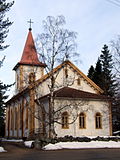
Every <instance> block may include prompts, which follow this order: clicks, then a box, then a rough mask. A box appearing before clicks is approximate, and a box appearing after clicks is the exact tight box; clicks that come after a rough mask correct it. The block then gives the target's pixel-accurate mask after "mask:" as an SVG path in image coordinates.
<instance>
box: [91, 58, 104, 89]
mask: <svg viewBox="0 0 120 160" xmlns="http://www.w3.org/2000/svg"><path fill="white" fill-rule="evenodd" d="M93 81H94V82H95V83H96V84H97V85H98V86H99V87H101V88H102V64H101V61H100V59H99V58H98V60H97V63H96V67H95V72H94V78H93Z"/></svg>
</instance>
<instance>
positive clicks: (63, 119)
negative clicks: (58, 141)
mask: <svg viewBox="0 0 120 160" xmlns="http://www.w3.org/2000/svg"><path fill="white" fill-rule="evenodd" d="M61 126H62V129H69V114H68V112H63V113H62V116H61Z"/></svg>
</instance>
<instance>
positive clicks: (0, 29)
mask: <svg viewBox="0 0 120 160" xmlns="http://www.w3.org/2000/svg"><path fill="white" fill-rule="evenodd" d="M13 3H14V2H9V3H7V2H6V0H0V51H2V50H4V49H5V48H7V47H8V45H5V44H4V43H5V38H6V37H7V34H8V32H9V29H8V28H9V27H10V26H11V24H12V22H10V21H9V18H6V17H5V16H6V12H8V11H9V10H10V8H11V6H12V5H13ZM4 59H5V57H3V59H2V60H0V68H1V66H2V64H3V61H4ZM10 86H11V85H5V84H3V83H2V82H1V81H0V136H4V132H5V131H4V130H5V128H4V127H5V123H4V119H5V100H6V99H7V97H8V96H6V95H5V93H6V91H7V89H8V88H9V87H10Z"/></svg>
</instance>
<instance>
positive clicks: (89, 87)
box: [36, 61, 103, 94]
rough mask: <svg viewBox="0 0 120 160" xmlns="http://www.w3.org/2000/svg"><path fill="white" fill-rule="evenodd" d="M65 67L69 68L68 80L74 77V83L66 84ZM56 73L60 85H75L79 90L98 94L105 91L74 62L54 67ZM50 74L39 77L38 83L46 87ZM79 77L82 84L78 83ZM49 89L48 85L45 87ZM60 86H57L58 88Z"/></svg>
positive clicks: (66, 62)
mask: <svg viewBox="0 0 120 160" xmlns="http://www.w3.org/2000/svg"><path fill="white" fill-rule="evenodd" d="M65 68H67V70H68V78H67V79H68V80H70V78H71V79H72V80H73V79H74V83H73V84H70V85H69V84H68V85H67V84H66V81H65ZM53 72H54V74H58V75H57V78H56V81H57V84H59V86H61V87H64V86H68V87H73V88H76V89H79V90H83V91H86V92H91V93H96V94H101V93H103V90H102V89H101V88H100V87H99V86H97V85H96V84H95V83H94V82H93V81H92V80H90V79H89V78H88V77H87V76H86V75H85V74H84V73H83V72H81V71H80V70H79V69H78V68H77V67H76V66H75V65H74V64H73V63H71V62H70V61H65V62H63V63H62V64H60V65H58V66H57V67H56V68H54V69H53ZM49 75H50V73H49V74H46V75H44V76H43V77H42V78H41V79H39V80H38V81H36V83H37V84H38V85H41V84H42V85H43V86H44V87H45V86H46V84H45V83H46V82H47V81H49V80H48V79H49ZM78 78H79V79H80V85H78V84H77V83H78V82H77V81H78ZM45 88H46V89H47V86H46V87H45ZM58 88H60V87H57V89H58ZM48 92H49V91H47V92H46V93H44V94H47V93H48Z"/></svg>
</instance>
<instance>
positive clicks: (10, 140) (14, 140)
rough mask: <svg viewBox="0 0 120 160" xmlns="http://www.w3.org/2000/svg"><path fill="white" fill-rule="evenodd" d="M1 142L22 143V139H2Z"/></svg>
mask: <svg viewBox="0 0 120 160" xmlns="http://www.w3.org/2000/svg"><path fill="white" fill-rule="evenodd" d="M2 141H3V142H23V140H22V139H5V138H3V139H2Z"/></svg>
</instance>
